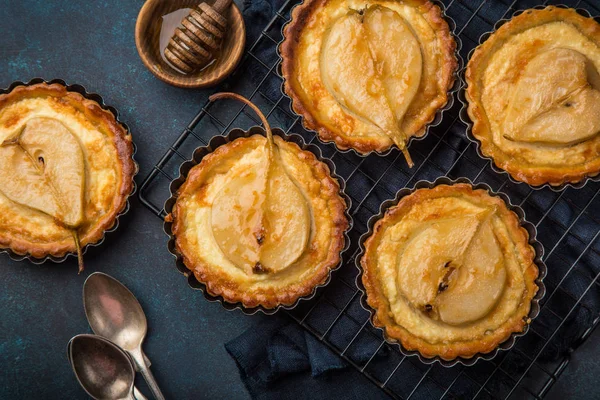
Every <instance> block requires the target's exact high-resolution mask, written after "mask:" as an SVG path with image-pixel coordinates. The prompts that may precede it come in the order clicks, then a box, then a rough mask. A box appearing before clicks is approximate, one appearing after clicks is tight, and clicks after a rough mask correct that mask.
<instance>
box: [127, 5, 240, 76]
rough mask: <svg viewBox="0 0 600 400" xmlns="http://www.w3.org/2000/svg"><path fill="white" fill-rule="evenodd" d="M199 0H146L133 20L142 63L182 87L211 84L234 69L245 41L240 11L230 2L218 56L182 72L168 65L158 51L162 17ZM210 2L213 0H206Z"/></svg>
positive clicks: (155, 73) (151, 70) (188, 6)
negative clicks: (204, 65)
mask: <svg viewBox="0 0 600 400" xmlns="http://www.w3.org/2000/svg"><path fill="white" fill-rule="evenodd" d="M201 2H202V1H201V0H195V1H194V0H147V1H146V3H145V4H144V5H143V7H142V9H141V10H140V13H139V15H138V19H137V22H136V24H135V45H136V47H137V50H138V53H139V54H140V57H141V58H142V61H143V62H144V65H145V66H146V67H147V68H148V69H149V70H150V72H152V73H153V74H154V75H155V76H156V77H157V78H158V79H160V80H162V81H163V82H166V83H168V84H170V85H174V86H178V87H182V88H206V87H210V86H214V85H216V84H218V83H219V82H221V81H222V80H223V79H225V78H226V77H227V76H229V74H231V73H232V72H233V70H234V69H235V67H236V66H237V65H238V63H239V61H240V59H241V58H242V54H244V46H245V45H246V26H245V25H244V18H243V17H242V12H241V11H240V9H239V8H238V7H237V6H236V5H235V4H234V3H233V4H232V5H231V7H230V9H229V17H228V20H229V22H228V23H229V25H228V27H229V28H228V32H227V35H226V37H225V39H224V41H223V43H222V45H221V50H220V52H219V53H218V54H217V59H216V60H215V61H214V62H212V63H211V64H210V65H208V66H207V67H205V68H204V69H202V70H200V71H197V72H194V73H191V74H187V75H186V74H183V73H181V72H179V71H177V70H175V69H173V67H171V66H170V65H169V64H167V62H166V61H165V59H164V58H163V56H162V55H161V53H160V44H159V40H160V30H161V26H162V17H163V16H164V15H167V14H169V13H171V12H174V11H176V10H179V9H182V8H192V7H194V6H196V5H198V4H200V3H201ZM207 3H208V4H213V3H214V0H207Z"/></svg>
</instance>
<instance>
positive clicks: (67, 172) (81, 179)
mask: <svg viewBox="0 0 600 400" xmlns="http://www.w3.org/2000/svg"><path fill="white" fill-rule="evenodd" d="M0 171H2V174H0V191H2V193H3V194H4V195H5V196H6V197H7V198H8V199H10V200H11V201H13V202H15V203H17V204H20V205H23V206H25V207H29V208H32V209H35V210H38V211H40V212H42V213H44V214H47V215H49V216H51V217H52V218H54V220H56V221H57V222H58V223H59V224H60V225H63V226H65V227H66V228H68V229H70V230H71V231H72V232H73V238H74V241H75V245H76V248H77V252H78V258H79V269H80V272H81V270H83V260H82V256H81V249H80V245H79V237H78V235H77V228H78V227H79V226H80V225H81V224H82V223H83V222H84V213H83V193H84V188H85V162H84V158H83V151H82V149H81V146H80V144H79V141H78V140H77V138H76V137H75V136H74V135H73V134H72V133H71V131H69V130H68V129H67V128H66V127H65V126H64V125H63V124H62V123H61V122H59V121H56V120H54V119H52V118H41V117H40V118H33V119H31V120H29V121H28V122H27V123H26V124H25V128H24V129H23V130H22V131H21V132H20V133H19V134H18V135H17V136H16V137H14V138H11V139H9V140H7V141H5V142H4V143H2V145H1V146H0Z"/></svg>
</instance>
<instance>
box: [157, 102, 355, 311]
mask: <svg viewBox="0 0 600 400" xmlns="http://www.w3.org/2000/svg"><path fill="white" fill-rule="evenodd" d="M227 96H228V97H234V96H235V97H236V98H237V99H238V100H242V101H245V102H247V104H248V105H250V106H251V107H253V108H255V107H254V106H253V105H252V104H251V103H249V102H248V101H247V100H246V99H243V98H241V97H240V96H237V95H233V94H227ZM220 97H225V94H223V95H221V94H219V95H215V96H213V97H212V98H211V99H212V100H214V99H216V98H220ZM255 111H257V113H258V114H259V116H260V117H261V119H262V120H263V123H264V125H265V127H266V131H267V137H266V138H265V137H264V136H261V135H253V136H250V137H247V138H239V139H236V140H234V141H232V142H229V143H227V144H225V145H222V146H220V147H218V148H217V149H216V150H214V151H213V152H212V153H210V154H208V155H207V156H205V157H204V158H203V159H202V161H201V162H200V163H199V164H198V165H196V166H194V167H193V168H192V169H191V170H190V172H189V174H188V176H187V178H186V181H185V182H184V183H183V185H182V186H181V187H180V188H179V190H178V194H177V201H176V203H175V205H174V207H173V211H172V213H171V214H170V215H169V216H168V217H167V218H168V219H167V220H168V221H173V226H172V232H173V235H174V236H175V245H176V249H177V252H178V253H180V254H181V255H182V257H183V261H184V264H185V265H186V267H187V268H188V269H190V270H191V271H192V272H193V273H194V275H195V276H196V278H197V279H198V280H199V281H200V282H202V283H204V284H205V285H206V289H207V291H208V292H209V293H210V294H211V295H213V296H221V297H222V298H223V299H224V300H225V301H227V302H230V303H237V302H240V303H242V304H243V306H244V307H246V308H253V307H257V306H262V307H264V308H275V307H277V306H278V305H291V304H293V303H294V302H295V301H296V300H297V299H298V298H300V297H303V296H307V295H309V294H311V293H312V291H313V290H314V288H315V287H316V286H317V285H319V284H322V283H323V282H324V281H325V280H326V279H327V278H328V276H329V272H330V271H331V269H333V268H334V267H336V266H337V265H338V263H339V260H340V255H339V253H340V251H341V250H342V248H343V246H344V232H345V230H346V229H347V227H348V225H349V223H348V220H347V219H346V216H345V214H344V212H345V208H346V204H345V202H344V200H343V199H342V198H341V197H340V195H339V191H340V187H339V184H338V183H337V181H335V180H334V179H333V178H332V177H331V175H330V172H329V168H328V167H327V166H326V165H325V164H324V163H322V162H321V161H319V160H318V159H317V158H316V157H315V155H314V154H312V153H311V152H308V151H305V150H301V149H300V148H299V147H298V145H296V144H295V143H290V142H286V141H285V140H283V139H281V138H280V137H278V136H273V135H272V133H271V130H270V127H269V124H268V122H267V121H266V119H264V116H263V115H262V114H260V112H259V111H258V109H256V108H255Z"/></svg>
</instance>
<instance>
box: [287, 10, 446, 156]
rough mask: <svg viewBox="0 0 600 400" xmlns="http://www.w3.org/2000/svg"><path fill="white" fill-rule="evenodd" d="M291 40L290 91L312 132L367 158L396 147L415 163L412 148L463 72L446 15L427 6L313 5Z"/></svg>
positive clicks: (293, 26) (293, 25)
mask: <svg viewBox="0 0 600 400" xmlns="http://www.w3.org/2000/svg"><path fill="white" fill-rule="evenodd" d="M382 27H385V28H386V29H381V28H382ZM284 36H285V40H284V42H283V43H282V45H281V55H282V58H283V64H282V71H283V76H284V78H285V84H284V89H285V92H286V94H287V95H288V96H290V97H291V98H292V106H293V109H294V111H295V112H296V113H298V114H300V115H302V116H303V117H304V123H305V125H306V126H307V128H309V129H312V130H316V131H317V132H318V134H319V137H320V138H321V139H322V140H324V141H334V142H335V144H336V145H337V146H338V147H339V148H341V149H349V148H353V149H355V150H356V151H358V152H361V153H368V152H371V151H379V152H382V151H385V150H387V149H389V148H390V147H391V146H392V145H394V144H395V145H396V146H398V147H399V148H400V149H401V150H403V151H404V153H405V156H406V158H407V161H408V163H409V165H410V164H412V162H411V161H410V157H409V155H408V152H406V151H405V145H406V142H407V140H408V139H409V138H410V137H412V136H422V135H423V134H424V133H425V128H426V125H427V124H428V123H429V122H431V121H432V120H433V118H434V116H435V114H436V112H437V110H438V109H439V108H441V107H443V106H444V105H445V104H446V102H447V100H448V94H447V91H448V90H449V88H450V87H451V86H452V84H453V82H454V77H453V73H454V71H455V70H456V67H457V60H456V57H455V55H454V50H455V48H456V43H455V42H454V39H453V38H452V35H451V34H450V30H449V27H448V24H447V23H446V21H445V20H444V19H443V17H442V12H441V10H440V8H439V7H437V6H436V5H434V4H433V3H431V2H429V1H423V0H412V1H403V2H399V1H367V2H361V1H358V0H307V1H305V2H304V3H303V4H301V5H299V6H298V7H296V8H294V10H293V12H292V21H291V22H290V24H288V25H287V26H286V27H285V29H284ZM391 43H393V45H391Z"/></svg>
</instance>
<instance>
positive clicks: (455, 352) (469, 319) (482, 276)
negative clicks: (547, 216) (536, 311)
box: [361, 184, 538, 360]
mask: <svg viewBox="0 0 600 400" xmlns="http://www.w3.org/2000/svg"><path fill="white" fill-rule="evenodd" d="M528 240H529V236H528V233H527V231H526V230H525V229H524V228H522V227H520V225H519V219H518V217H517V215H516V214H515V213H513V212H512V211H510V210H509V209H508V208H507V206H506V204H505V203H504V201H502V199H500V198H498V197H493V196H490V195H489V194H488V192H486V191H485V190H482V189H477V190H475V189H473V188H472V186H471V185H469V184H454V185H438V186H435V187H434V188H432V189H418V190H416V191H415V192H413V193H411V194H410V195H408V196H406V197H403V198H402V199H401V200H400V201H399V203H398V204H397V205H396V206H393V207H391V208H390V209H388V210H387V211H386V213H385V215H384V216H383V218H381V219H380V220H379V221H377V222H376V223H375V225H374V227H373V234H372V235H371V236H370V237H369V238H367V240H366V241H365V243H364V249H365V250H364V254H363V257H362V259H361V265H362V268H363V271H364V273H363V278H362V279H363V283H364V286H365V289H366V296H367V302H368V304H369V305H370V306H371V307H372V308H373V309H374V310H375V314H374V316H373V323H374V325H376V326H378V327H382V328H384V330H385V333H386V335H387V337H388V338H389V339H391V340H398V341H400V342H401V344H402V346H403V347H404V348H406V349H407V350H416V351H418V352H419V353H421V355H423V356H424V357H427V358H431V357H434V356H439V357H441V358H442V359H444V360H452V359H455V358H457V357H463V358H470V357H472V356H474V355H475V354H477V353H488V352H490V351H492V350H494V349H495V348H496V347H498V345H499V344H500V343H502V342H503V341H505V340H506V339H508V338H509V336H510V335H511V334H512V333H513V332H522V331H523V329H524V328H525V326H526V324H528V322H529V320H528V315H529V311H530V307H531V301H532V299H533V297H534V296H535V294H536V292H537V291H538V286H537V285H536V283H535V280H536V278H537V276H538V268H537V266H536V264H535V263H534V258H535V251H534V249H533V248H532V247H531V246H530V245H529V243H528Z"/></svg>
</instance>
